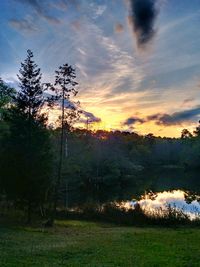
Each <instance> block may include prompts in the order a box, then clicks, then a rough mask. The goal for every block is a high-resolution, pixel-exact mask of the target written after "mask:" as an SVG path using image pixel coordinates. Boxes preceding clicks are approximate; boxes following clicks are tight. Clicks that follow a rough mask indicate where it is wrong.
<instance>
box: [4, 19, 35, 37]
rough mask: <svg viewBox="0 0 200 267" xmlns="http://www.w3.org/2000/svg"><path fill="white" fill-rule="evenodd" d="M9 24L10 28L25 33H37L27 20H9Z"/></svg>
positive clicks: (33, 25)
mask: <svg viewBox="0 0 200 267" xmlns="http://www.w3.org/2000/svg"><path fill="white" fill-rule="evenodd" d="M9 24H10V26H11V27H12V28H14V29H16V30H18V31H20V32H25V33H34V32H37V31H38V28H37V27H36V26H35V24H34V23H33V22H32V21H31V20H30V19H28V18H24V19H11V20H10V21H9Z"/></svg>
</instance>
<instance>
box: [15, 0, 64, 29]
mask: <svg viewBox="0 0 200 267" xmlns="http://www.w3.org/2000/svg"><path fill="white" fill-rule="evenodd" d="M15 1H17V2H20V3H22V4H25V5H28V6H30V7H31V8H32V9H33V10H34V11H35V12H36V13H37V15H38V16H40V17H42V18H44V19H46V20H47V21H48V22H49V23H51V24H59V23H60V20H59V19H57V18H55V17H54V16H51V15H49V12H48V8H49V5H48V2H47V1H46V0H44V1H40V0H15Z"/></svg>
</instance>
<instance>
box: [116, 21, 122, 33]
mask: <svg viewBox="0 0 200 267" xmlns="http://www.w3.org/2000/svg"><path fill="white" fill-rule="evenodd" d="M123 30H124V26H123V25H122V24H121V23H117V24H116V25H115V32H117V33H121V32H123Z"/></svg>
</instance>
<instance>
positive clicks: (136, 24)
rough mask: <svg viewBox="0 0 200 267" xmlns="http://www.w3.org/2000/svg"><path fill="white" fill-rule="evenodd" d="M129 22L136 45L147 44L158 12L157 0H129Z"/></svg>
mask: <svg viewBox="0 0 200 267" xmlns="http://www.w3.org/2000/svg"><path fill="white" fill-rule="evenodd" d="M129 2H130V16H129V22H130V24H131V25H132V27H133V31H134V34H135V36H136V38H137V44H138V46H139V47H140V46H143V45H145V44H147V43H148V42H149V41H150V40H151V39H152V38H153V36H154V34H155V29H154V24H155V19H156V17H157V14H158V9H157V5H156V4H157V0H129Z"/></svg>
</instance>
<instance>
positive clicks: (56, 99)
mask: <svg viewBox="0 0 200 267" xmlns="http://www.w3.org/2000/svg"><path fill="white" fill-rule="evenodd" d="M55 73H56V76H55V84H54V86H51V90H52V91H53V96H52V98H51V103H53V104H55V103H57V104H59V105H60V106H61V116H60V117H59V119H60V127H61V135H60V149H59V150H60V151H59V160H58V175H57V180H56V185H55V199H54V213H55V212H56V207H57V201H58V193H59V187H60V184H61V179H62V172H63V161H64V158H66V157H67V156H68V150H67V131H68V130H70V127H71V125H72V124H73V123H74V122H75V121H76V120H77V118H78V117H79V112H80V111H79V108H78V106H79V102H77V103H73V102H72V100H71V97H73V96H76V95H77V93H78V91H77V90H76V86H77V85H78V83H77V82H76V73H75V69H74V68H73V67H72V66H70V65H68V64H64V65H62V66H60V67H59V69H58V70H57V71H56V72H55ZM66 185H67V182H66ZM54 215H55V214H54Z"/></svg>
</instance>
